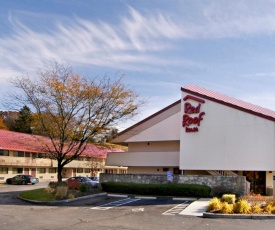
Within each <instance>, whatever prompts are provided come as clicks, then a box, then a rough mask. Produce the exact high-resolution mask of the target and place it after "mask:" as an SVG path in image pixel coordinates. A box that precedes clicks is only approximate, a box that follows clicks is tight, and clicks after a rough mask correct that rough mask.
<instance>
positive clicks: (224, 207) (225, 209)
mask: <svg viewBox="0 0 275 230" xmlns="http://www.w3.org/2000/svg"><path fill="white" fill-rule="evenodd" d="M220 213H222V214H232V213H233V204H228V203H227V202H222V203H221V209H220Z"/></svg>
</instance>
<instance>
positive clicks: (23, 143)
mask: <svg viewBox="0 0 275 230" xmlns="http://www.w3.org/2000/svg"><path fill="white" fill-rule="evenodd" d="M42 142H46V143H49V139H48V138H46V137H42V136H37V135H30V134H26V133H18V132H12V131H7V130H1V129H0V149H3V150H13V151H23V152H40V153H43V152H45V151H44V149H43V144H42ZM108 152H122V150H121V149H118V148H107V147H104V146H98V145H94V144H88V145H87V147H86V149H85V151H84V152H83V154H82V155H84V156H90V157H103V158H106V156H107V153H108Z"/></svg>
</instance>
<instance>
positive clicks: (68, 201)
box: [17, 192, 107, 205]
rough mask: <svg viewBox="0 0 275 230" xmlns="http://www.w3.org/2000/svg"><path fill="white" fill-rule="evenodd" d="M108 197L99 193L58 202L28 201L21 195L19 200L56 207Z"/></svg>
mask: <svg viewBox="0 0 275 230" xmlns="http://www.w3.org/2000/svg"><path fill="white" fill-rule="evenodd" d="M106 195H107V193H106V192H102V193H97V194H93V195H89V196H81V197H77V198H74V199H66V200H57V201H37V200H28V199H25V198H23V197H20V196H19V195H18V196H17V198H18V199H20V200H24V201H27V202H30V203H34V204H48V205H56V204H62V203H71V202H74V201H78V200H85V199H89V198H94V197H98V196H106Z"/></svg>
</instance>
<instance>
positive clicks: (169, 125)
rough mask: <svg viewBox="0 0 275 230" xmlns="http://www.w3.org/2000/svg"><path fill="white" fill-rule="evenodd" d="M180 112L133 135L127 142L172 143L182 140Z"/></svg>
mask: <svg viewBox="0 0 275 230" xmlns="http://www.w3.org/2000/svg"><path fill="white" fill-rule="evenodd" d="M179 120H180V112H178V113H176V114H173V115H172V116H169V117H167V118H166V119H164V120H162V121H160V122H159V123H157V124H155V125H153V126H151V127H149V128H147V129H145V130H143V131H141V132H139V133H137V134H136V135H133V136H132V137H130V138H129V139H127V140H126V141H125V142H140V141H146V142H148V141H149V142H150V141H171V140H179V139H180V127H179V125H178V121H179Z"/></svg>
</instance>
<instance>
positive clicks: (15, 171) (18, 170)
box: [12, 168, 23, 174]
mask: <svg viewBox="0 0 275 230" xmlns="http://www.w3.org/2000/svg"><path fill="white" fill-rule="evenodd" d="M12 173H13V174H18V173H23V168H12Z"/></svg>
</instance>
